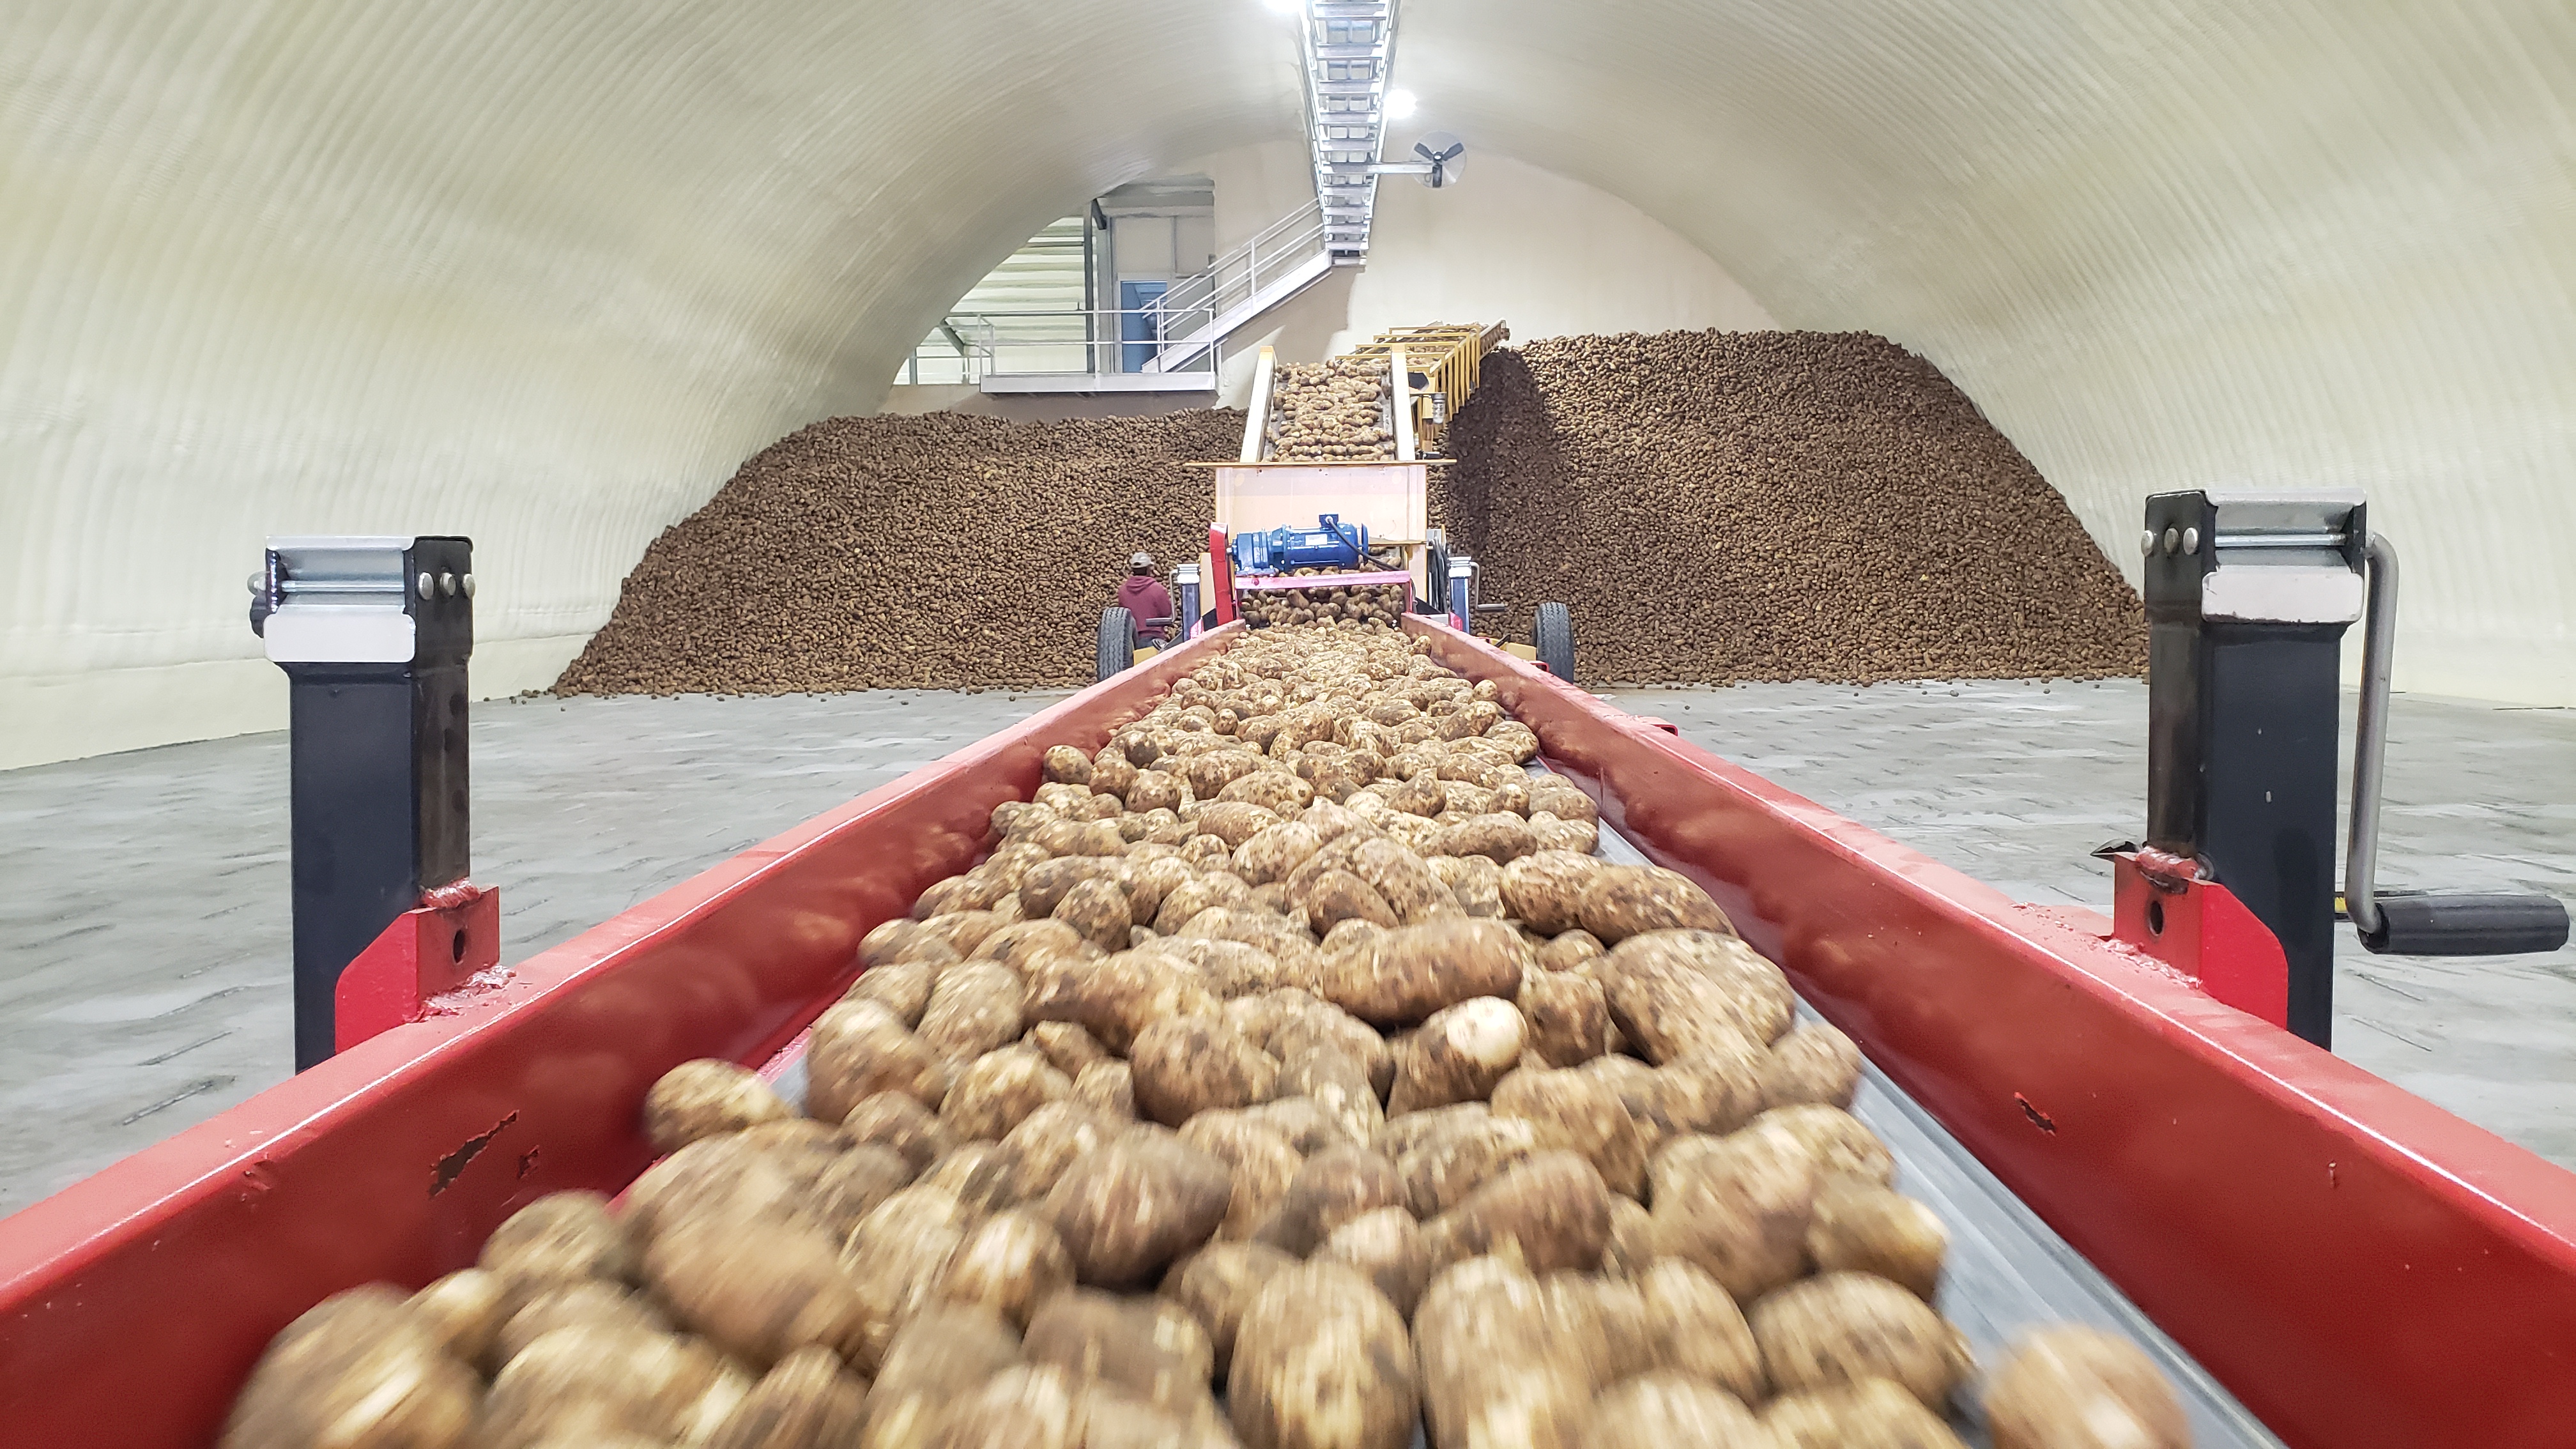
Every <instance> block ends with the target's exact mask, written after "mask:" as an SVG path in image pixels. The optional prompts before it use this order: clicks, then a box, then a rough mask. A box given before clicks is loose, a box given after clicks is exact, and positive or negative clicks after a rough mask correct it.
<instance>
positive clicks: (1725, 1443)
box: [1576, 1372, 1775, 1449]
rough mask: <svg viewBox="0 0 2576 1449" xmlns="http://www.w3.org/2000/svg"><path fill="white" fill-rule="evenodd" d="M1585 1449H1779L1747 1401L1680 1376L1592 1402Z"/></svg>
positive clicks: (1652, 1377)
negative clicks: (1754, 1415)
mask: <svg viewBox="0 0 2576 1449" xmlns="http://www.w3.org/2000/svg"><path fill="white" fill-rule="evenodd" d="M1576 1443H1577V1444H1578V1445H1579V1446H1580V1449H1775V1446H1774V1445H1773V1443H1772V1439H1771V1436H1770V1434H1769V1433H1768V1432H1767V1431H1766V1430H1764V1429H1763V1427H1762V1424H1761V1421H1760V1420H1758V1419H1756V1418H1754V1417H1753V1411H1752V1410H1750V1409H1747V1408H1746V1407H1744V1401H1743V1400H1741V1399H1739V1398H1737V1397H1736V1396H1735V1395H1733V1394H1730V1393H1728V1392H1727V1391H1726V1390H1724V1389H1719V1388H1712V1387H1710V1386H1709V1385H1707V1384H1705V1383H1702V1382H1700V1381H1699V1380H1697V1379H1694V1378H1691V1377H1689V1376H1688V1375H1685V1374H1678V1373H1670V1372H1665V1373H1650V1374H1639V1375H1637V1376H1636V1377H1635V1378H1632V1379H1629V1380H1627V1381H1626V1382H1624V1383H1621V1384H1620V1385H1618V1386H1617V1387H1615V1388H1613V1389H1610V1390H1609V1391H1608V1392H1606V1393H1604V1394H1602V1395H1601V1396H1600V1397H1599V1398H1597V1399H1595V1400H1593V1401H1592V1416H1591V1418H1590V1420H1589V1421H1587V1422H1586V1423H1585V1424H1584V1426H1583V1436H1582V1438H1581V1439H1579V1440H1577V1441H1576Z"/></svg>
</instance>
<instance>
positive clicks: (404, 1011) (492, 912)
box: [331, 882, 501, 1052]
mask: <svg viewBox="0 0 2576 1449" xmlns="http://www.w3.org/2000/svg"><path fill="white" fill-rule="evenodd" d="M500 961H501V891H500V888H499V887H497V886H477V885H467V884H465V883H463V882H458V883H457V884H455V885H451V886H445V887H442V888H440V889H438V890H434V891H430V892H428V893H427V894H426V895H424V896H423V897H422V900H421V904H419V905H417V906H414V907H413V908H412V909H410V910H408V911H405V912H403V913H402V914H401V915H399V916H396V917H394V919H393V924H392V925H389V926H387V927H385V929H384V933H383V934H382V935H380V936H378V937H376V939H375V940H373V941H371V942H369V943H368V944H367V949H365V950H363V951H361V952H359V953H358V957H357V959H356V960H354V961H351V962H350V963H349V966H348V969H347V970H345V971H342V972H341V973H340V980H339V984H338V985H337V986H336V987H335V988H334V989H333V991H332V1014H331V1024H332V1036H333V1041H332V1044H331V1049H332V1050H333V1051H334V1052H344V1051H347V1050H348V1049H349V1048H351V1047H353V1046H356V1045H357V1044H358V1043H360V1042H362V1041H365V1040H366V1039H367V1038H369V1037H372V1036H376V1035H379V1034H381V1033H383V1032H387V1031H390V1030H392V1029H393V1028H395V1027H397V1026H401V1025H403V1024H404V1023H406V1022H413V1021H418V1020H420V1019H421V1018H422V1017H424V1016H426V1015H428V1014H429V1002H430V1000H431V999H432V998H433V997H439V996H445V995H446V994H448V993H449V992H451V991H457V990H461V989H463V988H464V987H465V986H466V985H467V984H468V983H470V982H471V981H472V980H473V979H474V977H475V976H476V975H477V974H478V973H480V972H483V971H487V970H490V969H491V968H492V967H494V966H497V965H499V964H500Z"/></svg>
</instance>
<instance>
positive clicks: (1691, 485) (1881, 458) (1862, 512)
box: [1433, 332, 2146, 684]
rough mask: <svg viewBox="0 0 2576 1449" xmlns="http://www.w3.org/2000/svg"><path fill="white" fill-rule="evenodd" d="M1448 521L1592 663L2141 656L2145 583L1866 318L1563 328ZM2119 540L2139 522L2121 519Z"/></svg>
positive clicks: (2049, 660)
mask: <svg viewBox="0 0 2576 1449" xmlns="http://www.w3.org/2000/svg"><path fill="white" fill-rule="evenodd" d="M1448 447H1449V449H1450V451H1451V453H1452V454H1453V455H1454V456H1455V457H1456V459H1457V465H1456V466H1455V467H1451V468H1447V469H1443V470H1440V473H1439V476H1438V478H1437V479H1436V481H1435V482H1434V485H1433V512H1434V515H1435V516H1434V519H1433V521H1434V522H1443V523H1445V525H1446V527H1447V528H1448V530H1449V533H1450V535H1451V538H1452V539H1453V541H1454V545H1455V546H1456V547H1457V548H1459V549H1460V550H1461V551H1464V552H1469V553H1472V554H1474V555H1475V557H1476V560H1477V562H1478V564H1479V565H1480V566H1481V567H1482V569H1483V574H1482V575H1481V582H1480V584H1479V587H1478V594H1479V596H1480V597H1482V598H1484V599H1487V600H1489V601H1491V602H1495V603H1504V604H1508V605H1510V606H1511V612H1509V613H1506V614H1504V615H1501V616H1498V617H1500V618H1501V619H1502V620H1503V621H1504V623H1503V627H1504V628H1505V629H1507V630H1513V631H1517V632H1512V633H1507V634H1506V635H1505V636H1504V637H1507V638H1519V639H1526V638H1528V637H1529V634H1528V630H1529V614H1530V611H1531V610H1532V608H1533V607H1534V606H1535V605H1536V604H1538V603H1539V602H1540V601H1542V600H1551V599H1552V600H1562V601H1563V602H1565V603H1567V604H1569V605H1571V606H1572V607H1573V610H1574V618H1575V621H1576V622H1575V640H1576V643H1575V649H1576V655H1575V663H1576V672H1577V674H1578V676H1579V677H1581V678H1582V679H1585V680H1587V681H1591V680H1619V681H1637V682H1661V681H1690V682H1705V683H1713V684H1731V683H1736V682H1738V681H1742V680H1756V679H1823V680H1841V681H1847V682H1850V683H1855V684H1865V683H1870V682H1873V681H1878V680H1890V679H1961V678H1966V679H1996V678H2030V677H2039V676H2060V677H2068V678H2077V679H2088V678H2098V677H2103V676H2109V675H2134V674H2137V673H2139V672H2140V671H2141V670H2142V669H2144V668H2145V665H2146V623H2145V616H2144V614H2143V612H2142V610H2141V609H2140V607H2139V604H2138V598H2137V595H2136V593H2134V592H2133V591H2132V590H2131V589H2130V588H2129V586H2128V585H2127V584H2126V583H2124V582H2122V580H2121V577H2120V574H2119V571H2118V570H2117V569H2115V568H2113V567H2112V566H2111V563H2110V561H2109V560H2108V559H2105V558H2104V557H2103V556H2102V551H2101V550H2100V549H2099V548H2097V547H2095V546H2094V543H2093V540H2092V539H2091V538H2090V537H2089V536H2087V534H2086V533H2085V531H2084V528H2083V526H2082V525H2081V524H2079V523H2078V522H2077V521H2076V519H2075V515H2074V514H2073V513H2072V512H2071V511H2070V510H2069V509H2068V508H2067V506H2066V500H2065V499H2063V498H2061V497H2059V496H2058V493H2057V490H2055V489H2053V488H2051V487H2050V486H2049V485H2048V481H2047V480H2046V479H2044V478H2042V477H2041V476H2040V475H2039V472H2038V470H2037V469H2035V468H2033V467H2032V466H2031V465H2030V461H2029V460H2028V459H2026V458H2024V457H2023V456H2022V455H2021V453H2020V451H2019V450H2017V449H2016V448H2014V447H2013V444H2012V441H2011V440H2010V439H2009V438H2006V437H2005V436H2004V435H2003V434H2002V433H2000V432H1998V431H1996V429H1995V427H1994V425H1993V424H1991V423H1989V422H1988V421H1986V418H1985V415H1984V414H1982V413H1980V412H1979V411H1978V410H1977V406H1976V404H1975V403H1974V402H1972V401H1970V400H1969V399H1968V398H1967V397H1966V396H1965V395H1964V394H1962V393H1961V392H1960V391H1959V390H1958V389H1957V388H1956V387H1954V386H1952V385H1951V384H1950V382H1949V380H1948V379H1946V378H1944V377H1943V376H1942V375H1941V372H1940V370H1939V369H1938V368H1936V367H1934V366H1933V365H1932V364H1931V363H1929V362H1927V361H1925V360H1924V359H1922V358H1920V357H1917V356H1915V355H1914V354H1912V353H1910V352H1907V351H1906V350H1905V349H1903V348H1901V347H1898V346H1897V345H1896V344H1894V343H1892V342H1889V341H1888V340H1887V339H1885V338H1883V337H1875V336H1871V335H1869V334H1867V333H1856V332H1854V333H1821V332H1738V333H1727V332H1667V333H1662V334H1659V335H1655V336H1640V335H1637V334H1635V333H1629V334H1624V335H1620V336H1615V337H1559V338H1550V339H1547V340H1544V341H1539V342H1532V343H1529V344H1527V345H1525V346H1522V347H1520V348H1517V349H1505V350H1499V351H1496V352H1493V353H1490V354H1488V355H1487V356H1486V358H1485V361H1484V363H1483V365H1482V370H1481V375H1480V377H1479V380H1478V382H1477V385H1476V393H1475V396H1474V397H1473V398H1472V399H1470V400H1469V401H1468V403H1467V405H1466V406H1465V407H1464V408H1461V409H1460V410H1459V412H1458V416H1457V418H1456V419H1455V420H1454V421H1453V422H1452V423H1451V424H1450V428H1449V434H1448ZM2124 525H2125V526H2124V528H2123V530H2122V531H2121V533H2120V534H2119V536H2120V537H2122V538H2128V537H2133V536H2134V534H2133V533H2131V532H2129V531H2128V530H2132V529H2134V528H2135V527H2136V523H2135V520H2134V519H2130V520H2124Z"/></svg>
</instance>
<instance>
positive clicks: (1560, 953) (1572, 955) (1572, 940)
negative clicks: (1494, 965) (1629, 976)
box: [1504, 852, 1609, 971]
mask: <svg viewBox="0 0 2576 1449" xmlns="http://www.w3.org/2000/svg"><path fill="white" fill-rule="evenodd" d="M1542 853H1543V854H1544V853H1547V852H1542ZM1531 858H1532V859H1536V858H1537V857H1535V856H1533V857H1531ZM1516 863H1517V862H1516ZM1504 904H1505V905H1507V906H1508V905H1509V904H1510V902H1509V900H1506V901H1505V902H1504ZM1608 950H1609V948H1608V947H1606V946H1603V945H1602V944H1601V938H1600V937H1598V936H1595V935H1593V934H1592V933H1591V932H1590V931H1586V930H1583V929H1582V928H1580V927H1577V928H1575V929H1574V930H1571V931H1559V932H1557V933H1556V934H1555V935H1553V936H1550V937H1549V938H1548V941H1547V944H1546V945H1544V946H1541V947H1539V948H1538V965H1539V969H1540V970H1542V971H1574V970H1576V969H1578V968H1580V967H1581V966H1582V965H1583V963H1584V962H1586V961H1590V960H1593V959H1595V958H1596V957H1599V956H1602V955H1605V954H1607V953H1608Z"/></svg>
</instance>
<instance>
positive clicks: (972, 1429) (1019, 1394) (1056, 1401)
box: [863, 1364, 1088, 1449]
mask: <svg viewBox="0 0 2576 1449" xmlns="http://www.w3.org/2000/svg"><path fill="white" fill-rule="evenodd" d="M1087 1397H1088V1396H1087V1395H1085V1394H1084V1393H1083V1390H1082V1386H1081V1385H1079V1384H1077V1383H1075V1382H1074V1381H1073V1380H1072V1378H1071V1377H1070V1376H1069V1375H1067V1374H1066V1373H1065V1372H1064V1371H1063V1370H1062V1369H1059V1368H1054V1367H1051V1366H1046V1365H1038V1364H1022V1365H1020V1366H1018V1367H1015V1368H1006V1369H1004V1370H1002V1371H1001V1372H1000V1373H997V1374H995V1375H993V1376H992V1377H991V1378H988V1379H986V1380H984V1381H983V1383H982V1384H980V1385H977V1386H976V1387H975V1388H974V1389H973V1391H972V1392H969V1393H967V1394H966V1395H965V1396H964V1397H962V1398H960V1399H959V1400H957V1402H955V1403H954V1404H952V1405H950V1406H948V1407H947V1408H945V1409H943V1410H941V1411H940V1412H939V1414H938V1415H937V1416H936V1417H935V1418H933V1419H932V1420H931V1421H930V1422H929V1424H928V1425H927V1426H925V1429H924V1432H923V1434H922V1436H921V1437H919V1438H916V1439H909V1440H907V1441H906V1442H907V1443H908V1444H921V1445H925V1446H927V1449H1077V1446H1084V1449H1087V1442H1086V1440H1085V1438H1084V1428H1083V1422H1084V1403H1085V1401H1086V1399H1087ZM863 1445H864V1449H877V1446H876V1445H875V1443H874V1442H873V1441H863Z"/></svg>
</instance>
